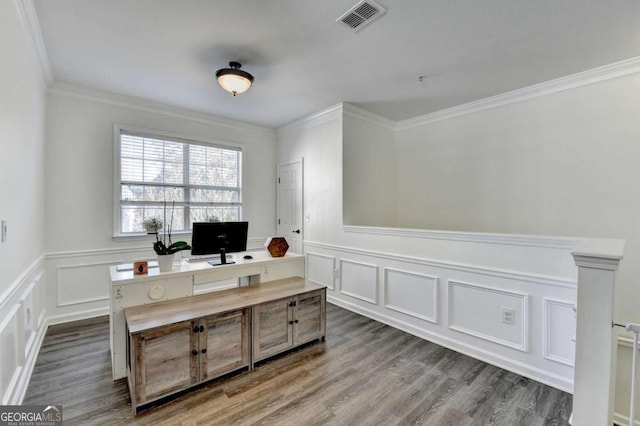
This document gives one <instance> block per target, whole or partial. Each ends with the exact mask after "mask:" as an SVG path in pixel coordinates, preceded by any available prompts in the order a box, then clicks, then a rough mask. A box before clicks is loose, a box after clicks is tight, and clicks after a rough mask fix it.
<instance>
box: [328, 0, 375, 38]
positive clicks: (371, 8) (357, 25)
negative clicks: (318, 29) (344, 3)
mask: <svg viewBox="0 0 640 426" xmlns="http://www.w3.org/2000/svg"><path fill="white" fill-rule="evenodd" d="M384 12H386V10H385V9H384V8H383V7H382V6H380V5H379V4H378V3H376V2H373V1H371V0H363V1H361V2H359V3H358V4H356V5H355V6H353V7H352V8H351V9H349V10H348V11H347V12H346V13H345V14H344V15H342V16H341V17H339V18H338V19H337V20H336V21H337V22H342V23H343V24H345V25H346V26H348V27H349V28H351V29H352V30H353V31H355V32H358V31H360V30H361V29H362V28H364V27H366V26H367V25H368V24H370V23H371V22H373V21H375V20H376V19H377V18H379V17H380V16H382V15H383V14H384Z"/></svg>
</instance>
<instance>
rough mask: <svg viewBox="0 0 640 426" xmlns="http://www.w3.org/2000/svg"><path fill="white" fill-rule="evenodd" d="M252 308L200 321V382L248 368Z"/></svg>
mask: <svg viewBox="0 0 640 426" xmlns="http://www.w3.org/2000/svg"><path fill="white" fill-rule="evenodd" d="M248 315H249V309H242V310H239V311H235V312H230V313H226V314H221V315H215V316H212V317H208V318H205V319H202V320H200V325H201V326H202V327H201V328H202V329H203V332H202V333H200V380H206V379H212V378H214V377H217V376H221V375H223V374H225V373H230V372H232V371H234V370H237V369H238V368H242V367H246V366H248V365H249V316H248Z"/></svg>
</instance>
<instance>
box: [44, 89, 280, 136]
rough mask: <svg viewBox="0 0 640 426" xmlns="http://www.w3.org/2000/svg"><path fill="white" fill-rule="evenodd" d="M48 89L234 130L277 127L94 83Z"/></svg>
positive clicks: (257, 130) (265, 131)
mask: <svg viewBox="0 0 640 426" xmlns="http://www.w3.org/2000/svg"><path fill="white" fill-rule="evenodd" d="M48 92H49V93H50V94H56V95H62V96H70V97H75V98H80V99H85V100H90V101H94V102H100V103H104V104H108V105H114V106H119V107H124V108H132V109H137V110H139V111H144V112H150V113H154V114H160V115H165V116H168V117H174V118H180V119H183V120H189V121H194V122H198V123H204V124H209V125H214V126H220V127H227V128H231V129H235V130H244V131H251V132H255V133H259V134H263V135H267V136H270V137H275V130H274V129H272V128H270V127H266V126H260V125H258V124H251V123H247V122H244V121H238V120H232V119H229V118H224V117H219V116H216V115H213V114H208V113H204V112H199V111H194V110H190V109H186V108H181V107H177V106H174V105H169V104H164V103H160V102H156V101H151V100H148V99H143V98H136V97H132V96H128V95H123V94H120V93H115V92H108V91H104V90H100V89H95V88H92V87H87V86H80V85H76V84H72V83H67V82H62V81H55V82H54V83H53V84H52V85H51V86H50V87H49V88H48Z"/></svg>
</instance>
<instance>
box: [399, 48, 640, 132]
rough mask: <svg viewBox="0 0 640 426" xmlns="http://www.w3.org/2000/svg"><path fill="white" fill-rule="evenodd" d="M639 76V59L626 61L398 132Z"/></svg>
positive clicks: (418, 121) (403, 124)
mask: <svg viewBox="0 0 640 426" xmlns="http://www.w3.org/2000/svg"><path fill="white" fill-rule="evenodd" d="M637 72H640V57H635V58H630V59H626V60H624V61H620V62H614V63H613V64H609V65H604V66H602V67H598V68H593V69H590V70H587V71H582V72H579V73H576V74H571V75H568V76H566V77H560V78H557V79H555V80H549V81H546V82H544V83H539V84H534V85H533V86H528V87H524V88H522V89H517V90H512V91H510V92H506V93H502V94H500V95H495V96H491V97H488V98H484V99H480V100H477V101H473V102H469V103H466V104H462V105H459V106H455V107H452V108H447V109H443V110H441V111H436V112H433V113H430V114H425V115H422V116H419V117H415V118H410V119H408V120H403V121H399V122H397V124H396V129H397V130H405V129H409V128H412V127H417V126H422V125H425V124H429V123H435V122H438V121H443V120H448V119H451V118H456V117H461V116H464V115H468V114H473V113H476V112H480V111H485V110H488V109H493V108H498V107H501V106H505V105H510V104H515V103H518V102H524V101H527V100H530V99H535V98H538V97H541V96H546V95H550V94H553V93H558V92H562V91H565V90H570V89H575V88H578V87H582V86H587V85H589V84H594V83H599V82H601V81H607V80H613V79H616V78H619V77H624V76H627V75H630V74H635V73H637Z"/></svg>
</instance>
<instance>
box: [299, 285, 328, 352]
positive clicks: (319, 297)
mask: <svg viewBox="0 0 640 426" xmlns="http://www.w3.org/2000/svg"><path fill="white" fill-rule="evenodd" d="M323 291H324V290H319V291H314V292H310V293H305V294H301V295H299V296H298V297H297V301H296V306H295V311H294V318H295V319H297V322H296V323H295V324H294V327H293V330H294V339H293V341H294V344H296V345H299V344H301V343H305V342H310V341H312V340H315V339H319V338H321V337H322V336H324V335H325V319H324V315H325V312H326V307H325V298H324V297H323V293H322V292H323Z"/></svg>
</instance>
